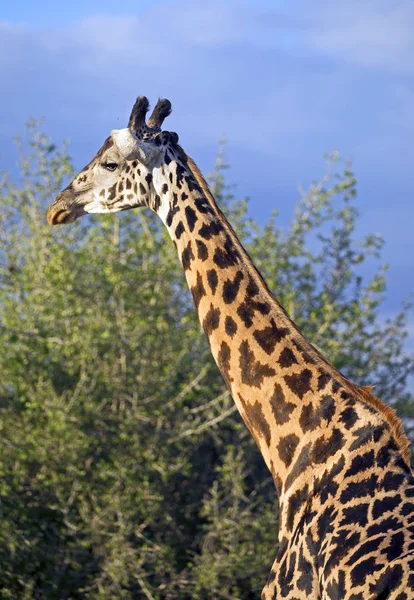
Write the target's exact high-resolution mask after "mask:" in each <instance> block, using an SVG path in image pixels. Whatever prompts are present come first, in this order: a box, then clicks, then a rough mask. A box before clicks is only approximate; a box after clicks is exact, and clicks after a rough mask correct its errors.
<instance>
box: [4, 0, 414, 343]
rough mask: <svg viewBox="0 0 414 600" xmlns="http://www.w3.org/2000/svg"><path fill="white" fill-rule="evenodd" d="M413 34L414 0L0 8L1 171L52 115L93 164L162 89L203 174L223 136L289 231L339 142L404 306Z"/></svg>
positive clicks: (246, 189)
mask: <svg viewBox="0 0 414 600" xmlns="http://www.w3.org/2000/svg"><path fill="white" fill-rule="evenodd" d="M120 6H121V8H119V7H120ZM413 31H414V2H413V1H412V0H387V1H385V0H364V2H360V1H358V0H339V1H337V2H331V1H330V0H312V2H309V0H308V1H305V0H285V1H282V0H267V1H266V0H251V1H247V0H245V1H244V2H241V1H236V0H229V1H226V0H213V1H209V2H205V1H203V2H200V1H198V0H191V1H187V2H185V1H178V0H140V1H137V0H124V1H123V2H122V3H116V2H113V0H112V1H111V2H109V1H107V0H100V1H99V2H98V1H97V0H88V1H87V2H85V1H83V2H80V1H79V0H72V1H71V2H68V3H60V2H59V3H58V2H56V1H55V0H53V1H52V0H50V1H46V0H37V1H36V2H33V1H32V0H20V1H19V2H14V3H12V2H10V3H7V6H5V3H1V6H0V81H1V82H2V85H1V94H0V109H1V114H2V119H1V120H0V141H1V148H2V149H3V151H2V153H1V157H0V161H1V163H0V164H1V167H2V168H13V165H14V163H15V160H16V156H15V154H14V152H13V150H12V144H13V138H14V136H15V135H16V134H18V133H22V132H23V125H24V123H25V121H26V120H27V118H28V117H29V116H34V117H41V116H45V117H46V130H47V131H48V133H49V134H50V135H51V136H52V138H53V140H54V141H57V142H59V141H61V140H63V139H68V140H69V141H70V151H71V154H72V155H73V157H74V161H75V165H76V166H77V167H82V166H83V165H84V164H86V163H87V162H88V161H89V160H90V158H91V156H92V155H93V154H94V153H95V152H96V150H97V148H98V147H99V145H100V144H101V143H102V141H103V139H104V138H105V137H106V136H107V134H108V133H109V131H110V130H111V129H113V128H117V127H122V126H125V125H126V122H127V119H128V116H129V111H130V108H131V106H132V104H133V101H134V99H135V97H136V96H137V95H141V94H145V95H146V96H148V97H149V98H150V99H151V101H152V103H154V102H155V100H156V99H157V98H158V97H159V96H163V97H167V98H169V99H170V100H171V101H172V103H173V108H174V112H173V114H172V116H171V117H170V118H169V124H168V127H169V128H170V129H173V130H175V131H177V132H178V133H179V135H180V141H181V143H182V145H183V146H184V148H185V149H186V150H187V151H188V153H189V154H191V155H192V156H193V157H194V158H195V159H196V161H197V162H198V164H199V165H200V167H201V168H202V170H203V171H205V172H209V171H210V170H211V168H212V165H213V162H214V158H215V153H216V151H217V144H218V140H219V138H220V137H221V136H222V135H223V134H225V135H226V136H227V139H228V146H227V155H228V159H229V162H230V163H231V165H232V169H231V172H230V178H231V180H232V181H233V182H236V183H237V188H236V189H237V193H238V194H239V195H240V196H245V195H248V196H250V198H251V202H250V211H251V213H252V214H253V215H254V216H255V217H256V218H257V219H258V220H260V221H262V222H263V221H264V220H265V219H266V218H267V217H268V215H269V214H270V212H271V210H272V209H273V208H275V207H277V208H279V209H280V212H281V223H282V224H283V223H287V222H288V221H289V218H290V217H291V215H292V210H293V206H294V203H295V201H296V200H297V198H298V191H297V190H298V184H302V185H303V186H305V187H306V186H307V185H308V184H309V183H310V181H311V180H313V179H318V178H320V177H321V176H322V175H323V173H324V169H325V165H324V161H323V158H322V157H323V155H324V153H326V152H329V151H331V150H333V149H334V148H337V149H339V151H340V152H341V154H342V155H343V156H345V157H351V158H352V159H353V162H354V168H355V171H356V174H357V177H358V179H359V196H358V207H359V210H360V212H361V220H360V222H359V225H358V233H359V234H360V235H362V234H364V233H370V232H381V233H382V234H383V236H384V238H385V240H386V242H387V245H386V248H385V252H384V259H385V260H386V262H388V263H389V264H390V270H389V276H388V281H389V290H388V292H387V297H386V301H385V304H384V315H385V314H392V313H394V312H396V311H397V310H398V308H399V306H400V304H401V301H402V300H403V299H404V298H406V297H407V296H408V295H409V294H410V293H412V292H413V280H414V277H413V275H414V273H413V271H414V269H413V267H414V257H413V254H414V252H413V250H414V236H413V224H414V201H413V190H414V169H413V165H414V144H413V139H414V35H413V33H412V32H413ZM410 329H411V334H412V337H411V340H410V343H409V346H411V347H413V346H414V319H412V321H411V324H410Z"/></svg>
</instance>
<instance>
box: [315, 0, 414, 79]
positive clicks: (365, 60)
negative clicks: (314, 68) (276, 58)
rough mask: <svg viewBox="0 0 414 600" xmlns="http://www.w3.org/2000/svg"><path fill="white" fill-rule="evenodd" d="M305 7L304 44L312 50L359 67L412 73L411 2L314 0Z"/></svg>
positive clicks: (413, 15)
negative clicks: (307, 28)
mask: <svg viewBox="0 0 414 600" xmlns="http://www.w3.org/2000/svg"><path fill="white" fill-rule="evenodd" d="M307 7H308V10H306V12H305V14H306V17H307V18H308V19H309V23H310V24H311V27H310V29H309V30H308V33H307V35H306V37H305V41H306V43H307V44H308V45H309V46H311V47H312V48H313V49H315V50H319V51H322V52H323V53H325V54H326V55H327V56H329V57H331V58H332V57H335V56H336V57H341V58H343V59H344V60H347V61H350V62H352V63H354V64H358V65H360V66H363V67H369V68H370V67H373V68H378V69H386V70H389V71H393V72H396V73H413V71H414V61H413V56H414V35H413V31H414V3H413V2H412V0H400V1H399V2H390V1H389V0H364V2H360V0H347V1H346V2H345V1H343V2H330V1H328V0H319V1H318V0H317V1H316V2H312V11H310V10H309V5H307ZM304 8H305V6H304Z"/></svg>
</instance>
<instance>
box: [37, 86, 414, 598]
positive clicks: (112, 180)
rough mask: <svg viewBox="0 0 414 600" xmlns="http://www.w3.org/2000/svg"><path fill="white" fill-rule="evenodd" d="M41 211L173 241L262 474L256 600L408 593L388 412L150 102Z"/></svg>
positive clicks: (405, 446) (413, 581)
mask: <svg viewBox="0 0 414 600" xmlns="http://www.w3.org/2000/svg"><path fill="white" fill-rule="evenodd" d="M148 109H149V103H148V100H147V98H145V97H143V96H142V97H139V98H138V99H137V101H136V103H135V104H134V107H133V109H132V112H131V116H130V119H129V123H128V127H126V128H124V129H121V130H113V131H112V132H111V134H110V136H109V137H108V138H107V139H106V140H105V142H104V144H103V146H102V147H101V148H100V150H99V151H98V153H97V154H96V156H95V157H94V158H93V160H92V161H91V162H90V163H89V164H88V165H87V166H86V167H85V168H84V169H83V170H82V171H81V172H80V173H79V174H78V175H77V176H76V177H75V179H74V180H73V181H72V183H71V184H70V185H69V186H68V187H67V188H66V189H65V190H63V191H62V192H61V193H60V194H59V195H58V197H57V198H56V200H55V201H54V202H53V204H52V205H51V206H50V207H49V210H48V213H47V220H48V222H49V223H50V224H51V225H56V224H63V223H70V222H72V221H74V220H75V219H77V218H79V217H81V216H82V215H84V214H91V213H100V214H102V213H115V212H118V211H121V210H128V209H131V208H135V207H147V208H149V209H151V210H152V211H154V212H155V213H157V214H158V215H159V217H160V218H161V220H162V221H163V223H164V224H165V226H166V227H167V229H168V232H169V234H170V236H171V238H172V241H173V243H174V245H175V247H176V250H177V253H178V256H179V258H180V260H181V263H182V267H183V270H184V273H185V277H186V280H187V282H188V286H189V288H190V291H191V294H192V296H193V300H194V304H195V307H196V310H197V312H198V315H199V318H200V322H201V325H202V328H203V329H204V332H205V334H206V336H207V339H208V342H209V344H210V348H211V352H212V355H213V357H214V359H215V361H216V363H217V365H218V367H219V369H220V371H221V373H222V375H223V378H224V380H225V382H226V384H227V386H228V388H229V390H230V392H231V394H232V396H233V399H234V401H235V403H236V406H237V408H238V410H239V411H240V413H241V416H242V418H243V420H244V422H245V424H246V425H247V427H248V429H249V430H250V432H251V434H252V436H253V437H254V439H255V441H256V443H257V445H258V447H259V449H260V451H261V453H262V456H263V458H264V460H265V462H266V465H267V467H268V468H269V470H270V472H271V473H272V476H273V479H274V482H275V486H276V490H277V493H278V496H279V505H280V528H279V549H278V554H277V556H276V559H275V561H274V564H273V567H272V569H271V573H270V576H269V578H268V580H267V583H266V584H265V586H264V589H263V592H262V600H275V599H286V600H302V599H305V598H306V599H307V600H309V599H311V600H316V599H323V600H327V599H330V600H339V599H341V600H342V599H345V600H367V599H370V600H374V599H376V600H380V599H382V600H384V599H386V598H387V599H393V600H409V599H414V479H413V472H412V470H411V466H410V457H409V442H408V439H407V438H406V436H405V434H404V431H403V428H402V425H401V422H400V421H399V419H398V418H397V416H396V414H395V413H394V411H393V409H391V408H390V407H388V406H386V405H385V404H383V402H382V401H380V400H379V399H377V398H376V397H375V396H374V395H373V394H372V392H371V389H370V388H367V387H359V386H357V385H356V384H354V383H352V382H351V381H350V380H348V379H347V378H346V377H344V376H343V375H342V374H341V373H340V372H339V371H338V370H337V369H335V367H334V366H332V365H331V364H330V362H329V361H328V360H327V359H326V358H325V357H324V356H322V354H321V353H320V352H319V351H317V350H316V349H315V348H314V347H313V346H312V345H311V344H310V343H309V342H308V341H307V340H306V339H305V337H304V336H303V335H302V334H301V332H300V331H299V329H298V328H297V327H296V325H295V324H294V323H293V322H292V320H291V319H290V318H289V316H288V315H287V313H286V311H285V310H284V309H283V307H282V306H281V305H280V304H279V302H278V301H277V300H276V298H275V297H274V296H273V295H272V294H271V292H270V291H269V289H268V288H267V286H266V283H265V282H264V281H263V279H262V277H261V275H260V274H259V272H258V271H257V270H256V268H255V267H254V265H253V264H252V262H251V260H250V258H249V256H248V254H247V253H246V251H245V250H244V248H243V247H242V245H241V243H240V242H239V240H238V238H237V236H236V234H235V232H234V231H233V229H232V227H231V225H230V224H229V223H228V221H227V219H226V218H225V216H224V215H223V213H222V212H221V210H220V209H219V208H218V206H217V204H216V202H215V200H214V198H213V196H212V194H211V192H210V190H209V188H208V185H207V183H206V181H205V179H204V178H203V176H202V174H201V173H200V171H199V169H198V168H197V166H196V165H195V163H194V162H193V160H192V159H191V158H190V157H189V156H188V155H187V154H186V153H185V152H184V150H183V149H182V148H181V146H180V145H179V143H178V135H177V134H176V133H174V132H169V131H162V130H161V127H162V124H163V122H164V119H165V118H166V117H167V116H168V115H169V114H170V112H171V104H170V102H169V101H168V100H165V99H164V100H159V101H158V103H157V105H156V106H155V108H154V111H153V113H152V115H151V117H150V119H149V120H148V122H147V123H146V121H145V119H146V114H147V112H148Z"/></svg>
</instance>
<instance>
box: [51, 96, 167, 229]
mask: <svg viewBox="0 0 414 600" xmlns="http://www.w3.org/2000/svg"><path fill="white" fill-rule="evenodd" d="M148 108H149V103H148V100H147V98H145V96H140V97H139V98H138V99H137V101H136V102H135V104H134V107H133V109H132V112H131V116H130V119H129V123H128V127H126V128H125V129H119V130H113V131H112V132H111V135H110V136H109V137H108V138H107V139H106V140H105V142H104V143H103V145H102V147H101V148H100V149H99V150H98V152H97V153H96V155H95V157H94V158H93V159H92V161H91V162H90V163H89V164H88V165H87V166H86V167H85V168H84V169H82V171H80V173H78V175H77V176H76V177H75V179H74V180H73V181H72V183H71V184H70V185H68V187H67V188H66V189H64V190H63V191H62V192H61V193H60V194H59V195H58V197H57V198H56V200H55V201H54V202H53V204H52V205H51V206H50V207H49V210H48V212H47V220H48V222H49V224H50V225H57V224H62V223H71V222H72V221H75V220H76V219H78V218H79V217H81V216H82V215H85V214H88V213H89V214H90V213H98V214H104V213H115V212H119V211H121V210H128V209H130V208H136V207H138V206H148V207H150V208H156V205H157V201H159V198H158V197H157V195H156V192H155V190H154V188H153V186H152V171H153V169H154V168H155V167H159V166H161V164H162V163H163V161H165V159H166V158H165V157H166V156H167V157H168V151H169V152H170V154H173V153H174V150H175V148H176V147H177V143H178V136H177V134H176V133H173V132H168V131H161V125H162V123H163V121H164V119H165V118H166V117H167V116H168V115H169V114H170V112H171V103H170V102H169V100H166V99H164V100H159V101H158V103H157V105H156V106H155V108H154V110H153V113H152V115H151V117H150V119H149V120H148V122H147V123H146V122H145V116H146V113H147V111H148Z"/></svg>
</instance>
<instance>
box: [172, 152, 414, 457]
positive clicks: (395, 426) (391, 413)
mask: <svg viewBox="0 0 414 600" xmlns="http://www.w3.org/2000/svg"><path fill="white" fill-rule="evenodd" d="M183 154H184V155H185V159H186V161H187V164H188V167H189V169H190V170H191V172H192V174H193V175H194V177H195V179H196V181H197V183H198V184H199V186H200V187H201V189H202V190H203V192H204V194H205V195H206V196H207V198H208V199H209V200H210V201H211V202H212V205H213V208H214V210H215V211H216V212H221V211H220V209H219V208H218V206H217V204H216V201H215V199H214V196H213V194H212V193H211V191H210V188H209V186H208V183H207V181H206V180H205V178H204V176H203V175H202V173H201V171H200V169H199V168H198V167H197V165H196V164H195V162H194V161H193V159H192V158H191V157H190V156H188V154H186V153H185V152H184V151H183ZM230 227H231V226H230ZM236 239H238V238H237V236H236ZM256 272H257V275H258V276H259V278H260V279H261V281H262V282H263V284H264V285H265V287H266V289H268V288H267V284H266V283H265V282H264V280H263V278H262V276H261V275H260V273H259V272H258V271H256ZM269 293H270V290H269ZM271 296H272V298H273V295H272V294H271ZM273 299H274V298H273ZM279 306H280V305H279ZM280 308H282V310H283V312H285V314H287V313H286V311H285V310H284V309H283V307H280ZM292 325H293V327H294V329H295V330H296V331H297V332H298V334H299V335H300V332H299V330H298V329H297V327H296V325H295V324H294V323H293V322H292ZM306 344H307V345H308V346H310V348H311V349H312V350H313V351H314V352H315V353H316V355H317V361H318V362H319V363H323V365H324V367H325V368H326V367H328V371H329V372H330V375H332V377H333V378H334V379H335V380H337V381H338V380H339V381H341V382H342V383H344V384H345V386H346V387H347V388H348V389H349V390H350V391H351V392H352V393H353V394H354V395H355V396H356V397H357V398H358V399H359V400H361V401H362V402H364V403H365V404H368V405H369V406H372V407H373V408H374V409H375V410H376V411H377V412H378V413H380V414H381V415H382V416H383V417H384V418H385V420H386V422H387V423H388V425H389V426H390V429H391V433H392V435H393V437H394V439H395V441H396V443H397V444H398V446H399V448H400V450H401V454H402V457H403V459H404V461H405V462H406V463H407V465H408V467H409V468H411V462H410V450H409V448H410V440H409V439H408V437H407V435H406V433H405V431H404V426H403V424H402V422H401V420H400V419H399V417H398V416H397V414H396V412H395V410H394V409H393V408H392V407H391V406H387V405H386V404H385V403H384V402H383V401H382V400H380V399H379V398H377V397H376V396H374V394H373V393H372V390H373V389H374V387H375V386H373V385H366V386H359V385H357V384H356V383H354V382H352V381H351V380H349V379H348V378H347V377H345V376H344V375H342V373H341V372H340V371H338V370H337V369H336V368H335V367H334V366H333V365H331V364H330V363H329V362H328V361H327V359H326V358H325V357H324V356H323V355H322V354H321V353H320V352H319V351H318V350H317V349H316V348H315V347H314V346H312V344H309V343H308V342H306ZM306 350H307V351H309V347H308V348H306Z"/></svg>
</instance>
